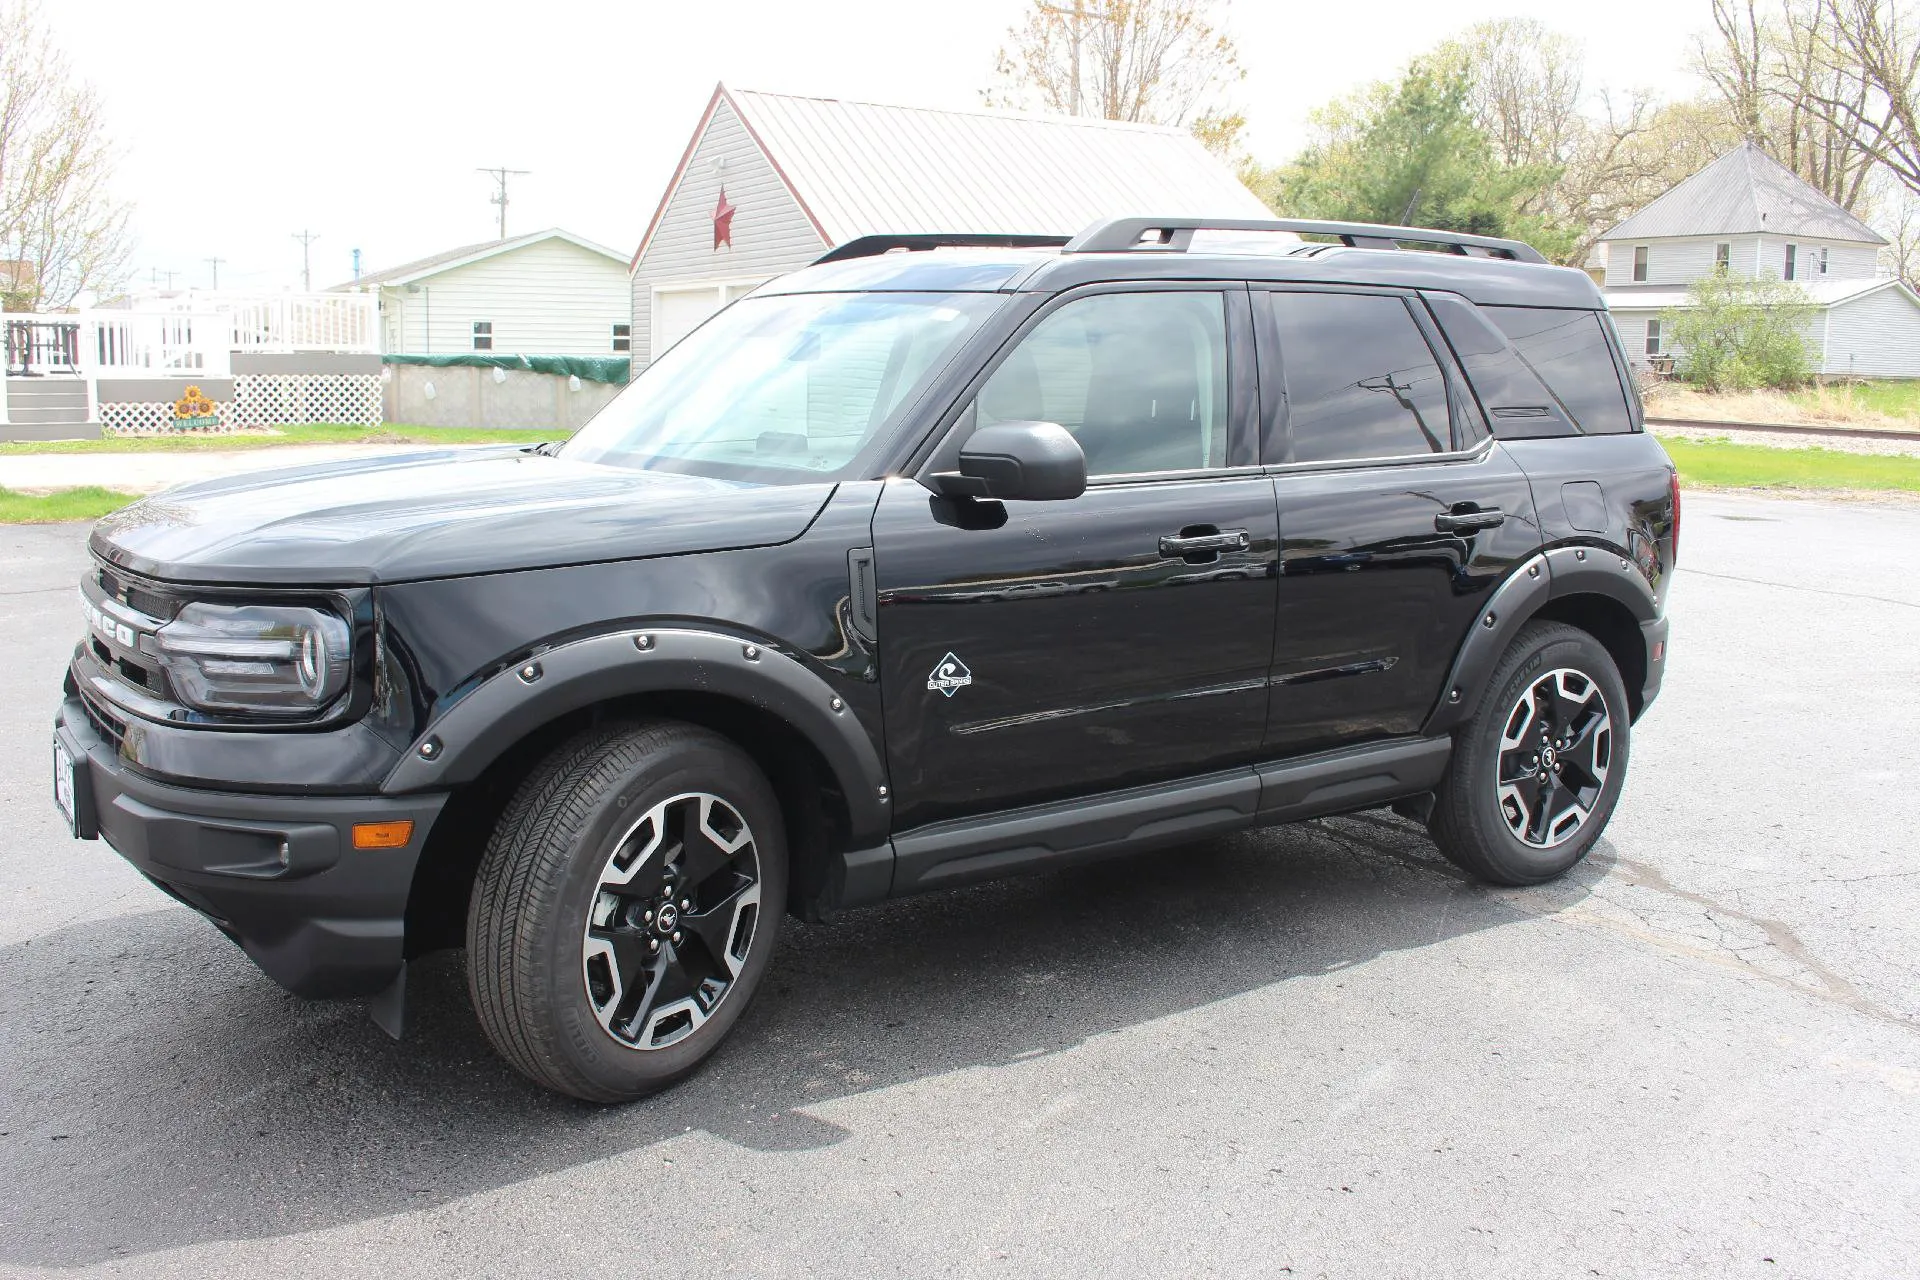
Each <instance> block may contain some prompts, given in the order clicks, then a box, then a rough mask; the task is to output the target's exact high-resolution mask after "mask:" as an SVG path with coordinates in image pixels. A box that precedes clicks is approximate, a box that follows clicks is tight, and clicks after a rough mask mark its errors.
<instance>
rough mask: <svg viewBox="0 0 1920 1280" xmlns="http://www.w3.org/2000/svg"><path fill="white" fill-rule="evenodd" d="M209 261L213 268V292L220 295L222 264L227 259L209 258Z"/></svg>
mask: <svg viewBox="0 0 1920 1280" xmlns="http://www.w3.org/2000/svg"><path fill="white" fill-rule="evenodd" d="M207 261H208V262H209V263H211V264H212V266H213V291H214V292H215V293H218V292H220V264H221V263H223V262H225V261H226V259H225V258H208V259H207Z"/></svg>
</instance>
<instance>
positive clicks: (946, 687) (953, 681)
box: [927, 653, 973, 698]
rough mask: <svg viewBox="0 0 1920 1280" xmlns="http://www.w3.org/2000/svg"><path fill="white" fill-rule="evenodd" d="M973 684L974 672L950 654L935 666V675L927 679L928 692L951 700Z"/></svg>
mask: <svg viewBox="0 0 1920 1280" xmlns="http://www.w3.org/2000/svg"><path fill="white" fill-rule="evenodd" d="M972 683H973V672H971V671H969V670H967V664H966V663H964V662H962V661H960V659H958V658H956V657H954V656H953V655H952V654H951V653H949V654H948V655H947V656H946V657H944V658H942V659H940V661H939V662H938V663H937V664H935V666H934V668H933V674H932V675H930V676H928V677H927V691H928V692H929V693H942V694H945V695H946V696H947V697H949V698H951V697H952V696H953V695H954V694H956V693H958V692H960V691H961V690H962V689H964V688H966V687H967V686H968V685H970V684H972Z"/></svg>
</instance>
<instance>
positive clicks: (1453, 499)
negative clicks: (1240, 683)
mask: <svg viewBox="0 0 1920 1280" xmlns="http://www.w3.org/2000/svg"><path fill="white" fill-rule="evenodd" d="M1274 485H1275V491H1276V493H1277V495H1278V497H1279V503H1280V535H1281V566H1282V568H1281V578H1280V608H1279V617H1278V621H1277V624H1276V627H1275V633H1274V666H1273V691H1272V704H1271V709H1270V711H1269V715H1268V731H1267V750H1268V754H1270V755H1273V756H1286V755H1293V754H1296V753H1299V752H1305V751H1318V750H1324V749H1326V748H1329V747H1335V746H1340V745H1342V744H1344V743H1348V742H1359V741H1365V740H1367V739H1371V738H1378V737H1387V736H1392V735H1396V734H1409V733H1414V732H1416V731H1417V730H1418V729H1419V727H1420V725H1421V723H1422V721H1424V720H1425V719H1426V716H1427V713H1428V712H1430V711H1431V710H1432V709H1433V706H1434V704H1435V702H1436V701H1438V700H1439V698H1440V697H1441V696H1442V694H1443V692H1444V691H1443V689H1442V684H1443V683H1444V681H1445V679H1446V674H1447V670H1448V668H1449V667H1451V666H1452V664H1453V660H1454V655H1455V654H1456V653H1457V652H1458V650H1459V648H1460V644H1461V642H1462V640H1464V639H1465V637H1466V636H1467V634H1468V633H1469V632H1470V631H1471V630H1472V627H1473V625H1474V619H1475V617H1476V616H1477V615H1478V613H1479V610H1480V607H1481V605H1482V603H1483V602H1484V601H1485V600H1486V598H1487V595H1488V593H1489V592H1491V591H1492V590H1493V588H1494V587H1495V586H1496V585H1498V583H1499V582H1500V580H1501V579H1502V578H1504V577H1505V576H1506V575H1507V574H1508V573H1509V572H1510V571H1511V570H1512V568H1513V566H1514V565H1515V564H1517V563H1518V562H1519V561H1520V560H1523V559H1525V558H1526V557H1527V556H1529V555H1531V554H1532V553H1533V551H1534V550H1535V549H1536V548H1537V547H1538V546H1539V543H1540V530H1539V527H1538V525H1537V524H1536V522H1535V520H1534V518H1533V501H1532V495H1531V492H1530V490H1529V488H1528V485H1527V477H1526V476H1525V474H1523V473H1522V472H1521V470H1520V468H1519V467H1517V466H1515V465H1514V463H1513V462H1512V460H1511V459H1510V458H1508V457H1507V455H1506V454H1505V452H1504V451H1503V450H1501V449H1500V448H1499V447H1498V446H1495V447H1494V448H1492V449H1490V450H1488V451H1486V452H1485V453H1483V454H1481V455H1479V456H1478V457H1475V458H1472V459H1468V460H1463V461H1453V462H1432V463H1421V464H1415V465H1400V466H1391V467H1361V468H1356V469H1353V470H1342V471H1326V472H1319V473H1307V474H1293V475H1280V476H1277V477H1276V478H1275V481H1274ZM1467 503H1471V504H1474V505H1477V506H1479V507H1481V508H1483V509H1484V508H1498V509H1499V510H1500V511H1501V512H1502V513H1503V514H1504V515H1505V517H1506V519H1505V522H1504V523H1502V524H1500V525H1499V526H1497V527H1495V528H1492V529H1487V530H1481V531H1478V532H1442V531H1440V530H1439V529H1437V528H1436V527H1435V524H1434V518H1435V517H1436V516H1439V515H1443V514H1445V513H1447V512H1448V511H1449V510H1450V509H1452V508H1453V507H1455V506H1457V505H1461V504H1467Z"/></svg>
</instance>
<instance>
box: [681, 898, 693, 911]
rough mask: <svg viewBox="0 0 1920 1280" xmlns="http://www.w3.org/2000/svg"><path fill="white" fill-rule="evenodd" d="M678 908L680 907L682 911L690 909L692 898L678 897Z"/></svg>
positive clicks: (691, 907)
mask: <svg viewBox="0 0 1920 1280" xmlns="http://www.w3.org/2000/svg"><path fill="white" fill-rule="evenodd" d="M680 909H681V910H682V911H691V910H693V899H692V898H682V899H680Z"/></svg>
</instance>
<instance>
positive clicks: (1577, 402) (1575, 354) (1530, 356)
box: [1482, 307, 1633, 435]
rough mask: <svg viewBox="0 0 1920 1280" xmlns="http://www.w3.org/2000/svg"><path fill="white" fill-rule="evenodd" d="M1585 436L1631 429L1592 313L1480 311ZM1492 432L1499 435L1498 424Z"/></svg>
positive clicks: (1599, 326)
mask: <svg viewBox="0 0 1920 1280" xmlns="http://www.w3.org/2000/svg"><path fill="white" fill-rule="evenodd" d="M1482 311H1483V312H1484V313H1485V314H1486V316H1487V318H1488V319H1490V320H1492V321H1493V323H1494V324H1496V325H1498V326H1499V328H1500V331H1501V332H1502V333H1504V334H1506V335H1507V338H1508V339H1509V340H1510V341H1511V342H1512V343H1513V345H1514V346H1515V347H1516V348H1517V349H1518V350H1519V352H1520V354H1521V356H1522V357H1524V358H1525V359H1526V362H1527V363H1528V364H1529V365H1531V366H1532V367H1533V371H1534V372H1535V373H1537V374H1538V375H1540V377H1541V378H1542V379H1543V380H1544V381H1545V382H1546V384H1547V386H1549V387H1551V388H1552V389H1553V394H1554V395H1556V396H1558V397H1559V398H1560V403H1561V404H1563V405H1565V406H1566V409H1567V412H1568V413H1570V414H1572V415H1573V420H1574V423H1575V425H1577V426H1578V427H1579V429H1580V430H1581V431H1583V432H1585V433H1586V434H1588V435H1614V434H1617V433H1619V432H1623V431H1631V430H1632V429H1633V420H1632V418H1630V417H1629V416H1628V414H1627V396H1626V392H1625V390H1624V389H1623V388H1622V387H1621V386H1620V374H1619V371H1618V370H1617V369H1616V368H1615V367H1614V363H1613V349H1612V348H1611V347H1610V346H1609V345H1608V344H1607V333H1606V329H1605V328H1604V327H1603V323H1602V317H1601V315H1600V313H1599V312H1597V311H1574V310H1567V309H1561V308H1556V307H1483V308H1482ZM1494 429H1495V432H1496V433H1497V432H1498V431H1499V427H1498V424H1496V425H1495V428H1494Z"/></svg>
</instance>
